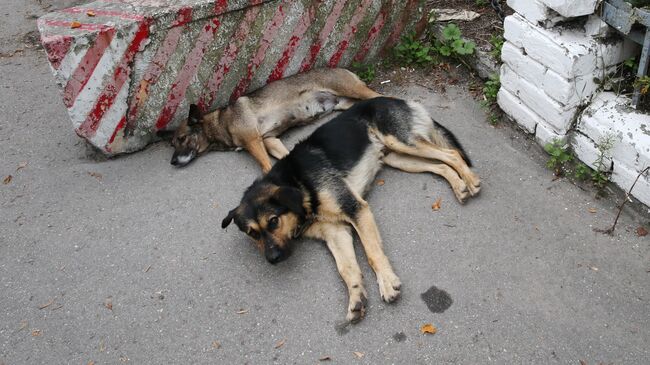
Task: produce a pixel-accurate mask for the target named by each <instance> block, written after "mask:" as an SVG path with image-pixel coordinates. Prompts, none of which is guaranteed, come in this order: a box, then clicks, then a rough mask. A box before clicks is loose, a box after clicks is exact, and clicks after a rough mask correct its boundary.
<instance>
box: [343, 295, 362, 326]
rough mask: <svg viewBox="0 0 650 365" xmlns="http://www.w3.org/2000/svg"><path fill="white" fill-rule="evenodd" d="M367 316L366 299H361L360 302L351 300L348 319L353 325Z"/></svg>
mask: <svg viewBox="0 0 650 365" xmlns="http://www.w3.org/2000/svg"><path fill="white" fill-rule="evenodd" d="M365 314H366V298H365V297H361V298H360V299H358V300H351V301H350V305H349V307H348V315H347V316H346V319H347V320H348V321H350V322H351V323H357V322H359V321H360V320H362V319H363V317H364V316H365Z"/></svg>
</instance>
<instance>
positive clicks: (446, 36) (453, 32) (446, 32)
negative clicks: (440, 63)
mask: <svg viewBox="0 0 650 365" xmlns="http://www.w3.org/2000/svg"><path fill="white" fill-rule="evenodd" d="M434 48H435V50H436V52H438V53H440V54H441V55H443V56H446V57H457V58H459V57H462V56H467V55H470V54H472V53H474V49H475V48H476V43H474V42H472V41H466V40H464V39H463V38H462V33H461V31H460V28H458V26H457V25H456V24H454V23H449V24H447V26H446V27H445V28H444V29H443V30H442V39H439V40H437V41H436V42H435V43H434Z"/></svg>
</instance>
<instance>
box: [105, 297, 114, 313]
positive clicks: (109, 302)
mask: <svg viewBox="0 0 650 365" xmlns="http://www.w3.org/2000/svg"><path fill="white" fill-rule="evenodd" d="M104 307H106V308H108V309H109V310H111V311H112V310H113V298H111V297H108V298H106V300H105V301H104Z"/></svg>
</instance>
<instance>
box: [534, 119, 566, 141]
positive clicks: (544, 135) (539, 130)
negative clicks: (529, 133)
mask: <svg viewBox="0 0 650 365" xmlns="http://www.w3.org/2000/svg"><path fill="white" fill-rule="evenodd" d="M566 138H567V137H566V135H559V134H557V133H556V132H555V131H554V130H553V127H551V126H549V125H548V124H546V123H545V122H541V123H537V127H536V128H535V141H537V143H538V144H539V145H540V146H546V145H547V144H549V143H552V142H553V141H554V140H560V141H566Z"/></svg>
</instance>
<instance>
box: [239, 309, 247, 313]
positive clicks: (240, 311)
mask: <svg viewBox="0 0 650 365" xmlns="http://www.w3.org/2000/svg"><path fill="white" fill-rule="evenodd" d="M236 313H237V314H246V313H248V309H240V310H238V311H237V312H236Z"/></svg>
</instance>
